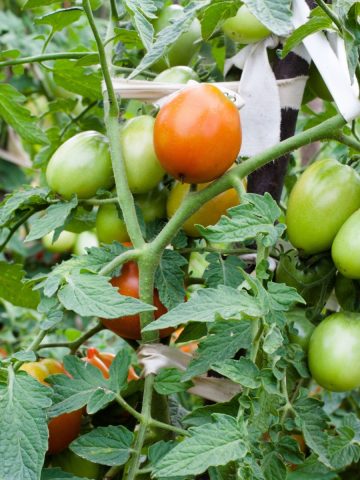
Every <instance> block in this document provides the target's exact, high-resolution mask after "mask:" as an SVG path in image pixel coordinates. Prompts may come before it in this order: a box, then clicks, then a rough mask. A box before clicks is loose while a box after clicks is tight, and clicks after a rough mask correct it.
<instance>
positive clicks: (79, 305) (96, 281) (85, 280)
mask: <svg viewBox="0 0 360 480" xmlns="http://www.w3.org/2000/svg"><path fill="white" fill-rule="evenodd" d="M58 298H59V300H60V302H61V303H62V305H63V306H64V307H65V308H66V309H67V310H72V311H74V312H75V313H77V314H79V315H81V316H84V317H90V316H95V317H101V318H109V319H111V318H118V317H123V316H126V315H135V314H137V313H140V312H148V311H151V310H154V307H153V306H152V305H148V304H146V303H143V302H141V301H140V300H138V299H136V298H133V297H126V296H124V295H120V293H119V292H118V290H117V288H115V287H113V286H112V285H111V284H110V283H109V278H107V277H104V276H102V275H92V274H80V273H77V272H73V273H71V274H70V275H68V276H67V284H66V285H65V286H63V287H61V288H60V290H59V292H58Z"/></svg>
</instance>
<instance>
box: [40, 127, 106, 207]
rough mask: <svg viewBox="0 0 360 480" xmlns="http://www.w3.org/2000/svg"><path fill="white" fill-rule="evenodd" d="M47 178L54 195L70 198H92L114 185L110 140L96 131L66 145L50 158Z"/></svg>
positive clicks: (76, 137)
mask: <svg viewBox="0 0 360 480" xmlns="http://www.w3.org/2000/svg"><path fill="white" fill-rule="evenodd" d="M46 179H47V182H48V184H49V187H50V188H51V189H52V190H54V192H56V193H58V194H59V195H62V196H63V197H64V198H66V199H69V198H71V196H72V195H74V194H76V195H77V196H78V197H79V198H90V197H93V196H94V195H95V194H96V192H97V191H98V190H99V189H100V188H106V189H108V188H110V187H111V186H112V185H113V184H114V178H113V172H112V167H111V159H110V153H109V146H108V140H107V138H106V137H105V136H104V135H101V134H100V133H98V132H95V131H88V132H81V133H78V134H77V135H75V136H74V137H72V138H70V139H69V140H67V141H66V142H65V143H63V144H62V145H61V146H60V147H59V148H58V149H57V150H56V152H55V153H54V154H53V156H52V157H51V159H50V161H49V163H48V166H47V169H46Z"/></svg>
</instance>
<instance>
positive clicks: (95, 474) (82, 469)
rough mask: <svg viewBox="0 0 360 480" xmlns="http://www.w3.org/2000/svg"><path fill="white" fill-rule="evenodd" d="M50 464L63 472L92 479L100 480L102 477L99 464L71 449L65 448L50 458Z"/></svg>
mask: <svg viewBox="0 0 360 480" xmlns="http://www.w3.org/2000/svg"><path fill="white" fill-rule="evenodd" d="M51 464H52V465H53V466H54V467H60V468H61V469H62V470H63V471H64V472H68V473H71V474H73V475H74V476H76V477H81V478H82V477H85V478H88V479H93V480H100V479H101V478H102V469H101V466H100V465H98V464H96V463H93V462H89V460H86V459H85V458H82V457H80V456H79V455H76V453H74V452H72V451H71V450H66V451H64V452H62V453H60V454H58V455H56V456H54V457H53V458H52V459H51Z"/></svg>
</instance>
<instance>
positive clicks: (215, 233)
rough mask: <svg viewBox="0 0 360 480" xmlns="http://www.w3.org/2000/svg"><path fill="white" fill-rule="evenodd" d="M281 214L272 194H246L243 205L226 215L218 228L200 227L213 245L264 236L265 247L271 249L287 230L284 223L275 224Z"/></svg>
mask: <svg viewBox="0 0 360 480" xmlns="http://www.w3.org/2000/svg"><path fill="white" fill-rule="evenodd" d="M280 215H281V210H280V208H279V207H278V205H277V203H276V202H275V200H274V199H273V198H272V197H271V195H270V194H269V193H265V195H257V194H255V193H246V194H244V195H243V196H242V203H241V204H240V205H238V206H236V207H233V208H230V209H229V210H228V215H227V216H225V215H223V216H222V217H221V219H220V220H219V222H218V223H217V224H216V225H213V226H209V227H202V226H201V225H200V226H198V230H199V231H200V233H201V235H202V236H204V237H205V238H206V239H207V240H208V241H210V242H226V243H232V242H245V241H249V240H256V239H257V238H259V237H260V236H261V237H262V239H261V241H262V243H263V245H264V246H265V247H271V246H274V245H275V244H276V242H277V241H278V240H279V238H280V237H281V236H282V234H283V232H284V230H285V225H283V224H281V223H278V224H276V225H274V223H275V222H276V221H277V220H278V219H279V217H280Z"/></svg>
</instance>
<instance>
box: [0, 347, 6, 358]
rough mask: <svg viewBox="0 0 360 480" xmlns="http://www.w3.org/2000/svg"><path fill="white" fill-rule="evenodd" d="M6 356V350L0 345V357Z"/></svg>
mask: <svg viewBox="0 0 360 480" xmlns="http://www.w3.org/2000/svg"><path fill="white" fill-rule="evenodd" d="M7 356H8V352H7V351H6V350H5V348H2V347H0V359H1V358H6V357H7Z"/></svg>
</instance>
